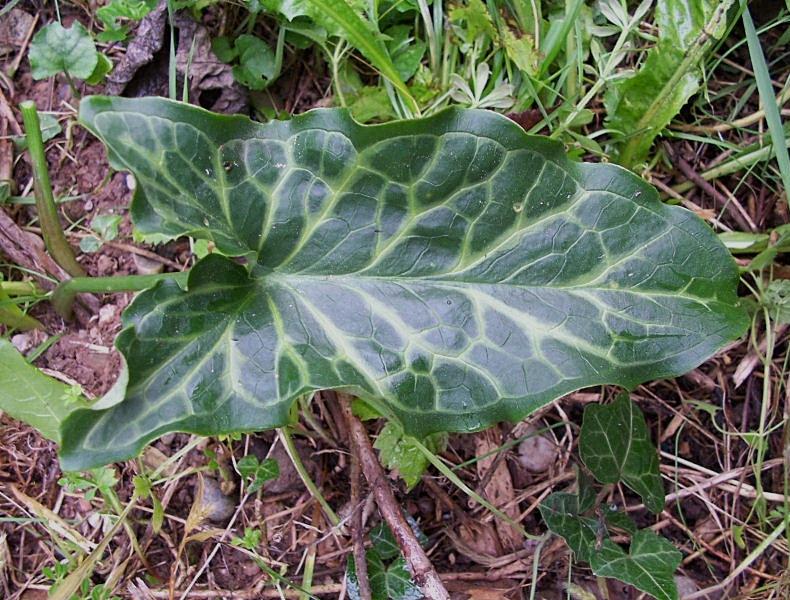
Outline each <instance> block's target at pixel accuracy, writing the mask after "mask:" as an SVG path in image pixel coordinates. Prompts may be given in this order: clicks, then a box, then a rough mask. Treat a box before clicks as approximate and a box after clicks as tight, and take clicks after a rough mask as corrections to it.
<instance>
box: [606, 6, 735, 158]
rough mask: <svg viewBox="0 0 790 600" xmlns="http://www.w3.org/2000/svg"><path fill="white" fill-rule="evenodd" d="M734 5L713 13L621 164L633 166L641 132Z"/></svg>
mask: <svg viewBox="0 0 790 600" xmlns="http://www.w3.org/2000/svg"><path fill="white" fill-rule="evenodd" d="M732 3H733V0H727V1H725V2H722V3H720V4H719V6H718V7H717V8H716V12H714V13H713V15H712V16H711V18H710V21H708V22H707V23H706V24H705V27H704V28H703V29H702V31H701V32H700V34H699V35H698V36H697V38H696V39H695V40H694V42H693V43H692V45H691V47H690V48H689V49H688V51H687V52H686V54H685V56H684V57H683V61H682V62H681V63H680V65H678V68H677V69H675V72H674V73H673V74H672V77H671V78H670V79H669V81H667V82H666V84H665V85H664V87H662V88H661V90H660V91H659V93H658V94H656V97H655V99H654V100H653V103H652V104H651V105H650V107H649V108H648V109H647V110H646V111H645V113H644V114H643V115H642V117H641V118H640V119H639V122H638V123H637V125H636V132H637V135H634V136H632V137H631V139H630V140H629V141H628V142H627V143H626V145H625V147H624V148H623V151H622V153H621V154H620V163H621V164H623V165H625V166H626V167H630V166H633V165H632V163H633V159H634V154H635V153H636V151H637V150H638V148H639V143H640V142H641V139H642V138H641V132H644V131H648V130H649V129H650V124H651V123H652V122H653V121H654V119H655V115H656V113H657V112H658V111H659V110H660V109H661V108H663V105H664V104H665V103H666V98H667V96H669V95H670V94H672V93H673V92H674V91H675V88H676V87H677V85H678V83H679V82H680V80H681V79H682V78H683V77H684V76H685V75H686V73H688V72H689V71H690V70H691V69H692V68H693V67H694V65H695V64H697V63H698V62H699V60H700V59H701V58H702V55H703V54H704V53H705V51H706V50H707V48H708V45H709V42H710V40H711V39H712V38H713V32H714V31H715V30H716V27H717V26H718V24H719V23H720V22H721V20H722V19H726V18H727V11H728V10H729V8H730V6H731V5H732Z"/></svg>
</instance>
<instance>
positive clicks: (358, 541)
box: [351, 437, 373, 600]
mask: <svg viewBox="0 0 790 600" xmlns="http://www.w3.org/2000/svg"><path fill="white" fill-rule="evenodd" d="M359 476H360V465H359V448H357V444H356V441H355V440H354V438H353V437H352V438H351V510H353V511H354V512H353V514H352V516H351V535H352V537H353V540H354V567H355V569H356V574H357V584H358V585H359V597H360V598H361V599H362V600H371V598H372V597H373V596H372V592H371V590H370V579H369V578H368V562H367V557H366V556H365V538H364V535H363V533H364V532H363V531H362V527H363V526H364V523H363V519H362V505H361V499H360V494H359Z"/></svg>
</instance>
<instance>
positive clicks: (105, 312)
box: [99, 304, 116, 325]
mask: <svg viewBox="0 0 790 600" xmlns="http://www.w3.org/2000/svg"><path fill="white" fill-rule="evenodd" d="M115 308H116V306H115V305H114V304H105V305H104V306H102V307H101V308H100V309H99V325H104V324H106V323H112V321H113V320H114V319H115Z"/></svg>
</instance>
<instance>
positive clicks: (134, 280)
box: [51, 271, 189, 318]
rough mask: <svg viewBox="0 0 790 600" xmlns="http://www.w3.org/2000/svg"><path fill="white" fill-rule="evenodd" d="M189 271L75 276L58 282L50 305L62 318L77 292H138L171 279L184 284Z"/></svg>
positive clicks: (66, 314) (67, 311) (67, 316)
mask: <svg viewBox="0 0 790 600" xmlns="http://www.w3.org/2000/svg"><path fill="white" fill-rule="evenodd" d="M188 276H189V271H182V272H179V273H155V274H153V275H124V276H120V277H75V278H74V279H67V280H66V281H62V282H60V283H59V284H58V287H56V288H55V291H54V292H52V298H51V301H52V305H53V306H54V307H55V310H56V311H58V314H60V315H61V316H63V317H64V318H69V317H70V316H71V308H72V306H73V304H74V298H75V297H76V296H77V294H82V293H93V294H112V293H116V292H138V291H141V290H146V289H148V288H150V287H152V286H153V285H155V284H157V283H159V282H160V281H164V280H168V279H171V280H173V281H175V282H176V283H178V284H179V285H182V286H183V285H185V284H186V281H187V277H188Z"/></svg>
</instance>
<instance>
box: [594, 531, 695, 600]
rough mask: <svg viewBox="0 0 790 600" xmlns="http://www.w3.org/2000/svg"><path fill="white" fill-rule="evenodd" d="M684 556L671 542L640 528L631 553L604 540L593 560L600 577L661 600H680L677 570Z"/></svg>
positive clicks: (633, 539) (632, 542)
mask: <svg viewBox="0 0 790 600" xmlns="http://www.w3.org/2000/svg"><path fill="white" fill-rule="evenodd" d="M682 558H683V555H682V554H681V553H680V552H679V551H678V550H677V549H676V548H675V547H674V546H673V545H672V543H671V542H669V541H668V540H665V539H664V538H662V537H660V536H658V535H656V534H655V533H653V532H652V531H650V530H649V529H640V530H639V531H637V532H636V533H635V534H634V536H633V537H632V538H631V548H630V550H629V552H628V554H626V553H625V551H624V550H623V549H622V548H621V547H620V546H618V545H617V544H615V543H614V542H613V541H611V540H604V542H603V544H601V547H600V548H599V549H597V550H596V551H595V552H594V553H593V554H592V558H591V560H590V566H591V567H592V570H593V573H595V574H596V575H597V576H598V577H613V578H615V579H619V580H620V581H624V582H625V583H628V584H630V585H632V586H634V587H635V588H636V589H638V590H640V591H642V592H645V593H647V594H650V595H651V596H653V597H654V598H656V599H657V600H677V597H678V592H677V586H676V585H675V578H674V576H675V570H676V569H677V568H678V566H679V565H680V561H681V559H682Z"/></svg>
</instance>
